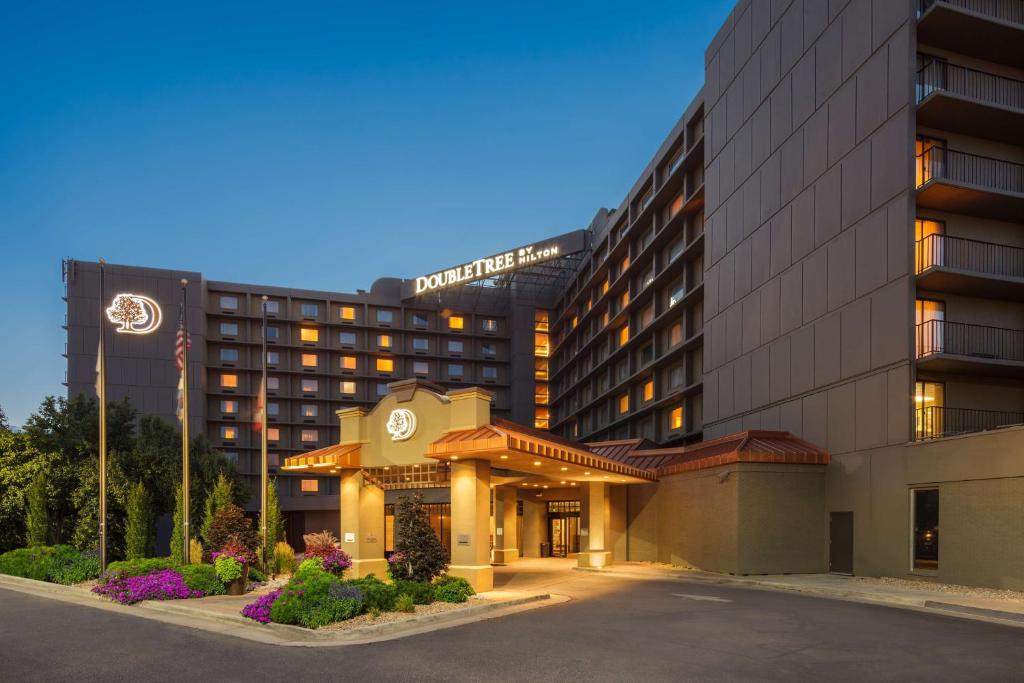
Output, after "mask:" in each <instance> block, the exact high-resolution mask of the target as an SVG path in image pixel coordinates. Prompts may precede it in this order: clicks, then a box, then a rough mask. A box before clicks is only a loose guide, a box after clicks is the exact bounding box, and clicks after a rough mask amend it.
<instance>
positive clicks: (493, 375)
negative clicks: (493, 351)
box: [481, 365, 498, 379]
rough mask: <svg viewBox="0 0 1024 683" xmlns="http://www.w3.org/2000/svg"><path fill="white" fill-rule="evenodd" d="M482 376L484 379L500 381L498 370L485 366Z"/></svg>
mask: <svg viewBox="0 0 1024 683" xmlns="http://www.w3.org/2000/svg"><path fill="white" fill-rule="evenodd" d="M481 375H482V376H483V378H484V379H498V368H496V367H493V366H490V365H485V366H484V367H483V370H481Z"/></svg>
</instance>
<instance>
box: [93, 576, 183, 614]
mask: <svg viewBox="0 0 1024 683" xmlns="http://www.w3.org/2000/svg"><path fill="white" fill-rule="evenodd" d="M92 592H93V593H96V594H98V595H103V596H106V597H108V598H110V599H112V600H116V601H117V602H119V603H121V604H122V605H134V604H135V603H137V602H142V601H143V600H184V599H186V598H201V597H203V592H202V591H195V590H192V589H190V588H189V587H188V586H187V585H185V581H184V579H182V578H181V574H179V573H178V572H176V571H174V570H173V569H164V570H162V571H158V572H153V573H151V574H145V575H143V576H129V577H125V576H113V577H111V578H110V580H109V581H107V582H106V583H103V584H100V585H97V586H93V589H92Z"/></svg>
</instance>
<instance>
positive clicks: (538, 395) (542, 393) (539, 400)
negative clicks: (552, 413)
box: [533, 382, 550, 406]
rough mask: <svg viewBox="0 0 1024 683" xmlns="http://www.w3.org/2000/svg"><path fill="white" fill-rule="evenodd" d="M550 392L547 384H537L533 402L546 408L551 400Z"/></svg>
mask: <svg viewBox="0 0 1024 683" xmlns="http://www.w3.org/2000/svg"><path fill="white" fill-rule="evenodd" d="M549 392H550V390H549V389H548V385H547V384H541V383H539V382H538V383H537V384H535V385H534V395H533V402H534V403H536V404H537V405H539V406H546V405H547V404H548V399H549V398H550V393H549Z"/></svg>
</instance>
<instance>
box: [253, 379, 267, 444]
mask: <svg viewBox="0 0 1024 683" xmlns="http://www.w3.org/2000/svg"><path fill="white" fill-rule="evenodd" d="M266 395H267V387H266V385H265V384H264V383H263V380H262V379H261V380H260V393H258V394H257V395H256V410H255V411H253V414H252V420H253V422H252V428H253V430H254V431H257V432H262V431H263V411H264V410H265V409H266V408H265V402H264V400H263V397H264V396H266Z"/></svg>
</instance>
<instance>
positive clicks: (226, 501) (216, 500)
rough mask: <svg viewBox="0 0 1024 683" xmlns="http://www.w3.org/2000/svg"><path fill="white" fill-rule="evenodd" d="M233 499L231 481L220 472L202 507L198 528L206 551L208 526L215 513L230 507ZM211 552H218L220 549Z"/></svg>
mask: <svg viewBox="0 0 1024 683" xmlns="http://www.w3.org/2000/svg"><path fill="white" fill-rule="evenodd" d="M234 498H235V489H234V487H233V486H232V484H231V481H230V480H229V479H228V478H227V477H226V476H225V475H224V473H223V472H221V473H220V474H218V475H217V483H215V484H214V485H213V490H212V491H210V494H209V495H208V496H207V497H206V502H205V503H204V505H203V524H202V526H201V527H200V528H199V535H200V536H201V537H202V539H203V543H204V544H206V546H207V550H210V548H209V544H210V526H211V525H212V524H213V520H214V519H215V518H216V517H217V511H218V510H220V509H222V508H224V507H225V506H228V505H231V504H232V503H233V502H234ZM213 550H220V548H214V549H213Z"/></svg>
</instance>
